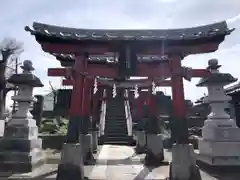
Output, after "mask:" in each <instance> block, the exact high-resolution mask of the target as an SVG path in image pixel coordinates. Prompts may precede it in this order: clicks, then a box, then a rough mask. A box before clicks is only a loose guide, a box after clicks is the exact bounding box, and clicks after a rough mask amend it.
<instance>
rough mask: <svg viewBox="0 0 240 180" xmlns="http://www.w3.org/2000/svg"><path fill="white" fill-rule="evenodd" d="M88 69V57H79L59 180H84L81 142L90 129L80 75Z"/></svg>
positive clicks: (73, 73)
mask: <svg viewBox="0 0 240 180" xmlns="http://www.w3.org/2000/svg"><path fill="white" fill-rule="evenodd" d="M85 68H86V57H85V56H84V55H83V54H82V55H78V56H77V57H76V61H75V65H74V67H73V71H72V72H71V76H72V78H73V82H74V83H73V90H72V98H71V105H70V119H69V125H68V132H67V136H66V143H65V144H64V145H63V150H62V153H61V156H62V157H61V162H60V164H59V166H58V173H57V180H66V179H71V180H83V179H84V169H83V167H84V166H83V153H82V147H81V146H82V145H83V144H82V142H79V140H81V139H82V138H79V137H81V136H83V134H86V131H85V129H87V128H88V127H87V126H88V122H86V118H85V117H84V114H83V108H82V105H83V102H82V100H83V92H84V88H83V87H84V80H85V78H86V77H85V76H84V75H83V74H80V72H83V71H84V70H85ZM73 97H74V98H73Z"/></svg>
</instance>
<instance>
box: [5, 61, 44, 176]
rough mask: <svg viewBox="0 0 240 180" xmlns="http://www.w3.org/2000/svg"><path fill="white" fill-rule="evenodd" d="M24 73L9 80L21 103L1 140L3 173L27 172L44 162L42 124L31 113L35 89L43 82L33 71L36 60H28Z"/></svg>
mask: <svg viewBox="0 0 240 180" xmlns="http://www.w3.org/2000/svg"><path fill="white" fill-rule="evenodd" d="M21 68H22V69H23V73H22V74H14V75H13V76H11V77H10V78H9V80H8V81H9V83H11V84H14V85H16V86H17V87H18V94H17V95H16V96H13V97H12V100H15V101H17V102H18V105H19V108H18V110H17V112H16V113H15V114H14V115H13V116H12V119H10V120H9V122H8V125H7V127H6V130H5V133H4V137H3V139H1V141H0V158H1V159H4V161H1V162H0V171H1V172H13V173H27V172H31V171H33V169H34V168H37V167H39V166H40V165H43V164H44V159H45V158H44V154H43V151H42V139H40V138H38V127H37V126H36V121H35V120H34V119H32V115H31V114H30V112H29V107H30V103H31V102H32V101H33V100H34V97H33V96H32V94H33V88H34V87H42V86H43V84H42V83H41V81H40V80H39V78H37V77H36V76H35V75H33V74H32V71H33V70H34V68H33V67H32V62H31V61H29V60H26V61H24V63H23V66H21Z"/></svg>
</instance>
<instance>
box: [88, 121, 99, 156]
mask: <svg viewBox="0 0 240 180" xmlns="http://www.w3.org/2000/svg"><path fill="white" fill-rule="evenodd" d="M91 122H92V123H91V125H92V126H91V128H90V130H89V131H90V133H91V135H92V151H93V153H96V152H97V149H98V127H97V122H96V121H94V120H93V117H91Z"/></svg>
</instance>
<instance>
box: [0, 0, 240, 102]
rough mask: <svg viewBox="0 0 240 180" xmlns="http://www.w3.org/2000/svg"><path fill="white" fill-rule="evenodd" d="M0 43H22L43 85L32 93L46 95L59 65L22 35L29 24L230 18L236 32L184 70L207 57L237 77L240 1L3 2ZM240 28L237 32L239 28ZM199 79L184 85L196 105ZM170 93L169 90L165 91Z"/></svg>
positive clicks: (181, 23) (141, 24) (154, 23)
mask: <svg viewBox="0 0 240 180" xmlns="http://www.w3.org/2000/svg"><path fill="white" fill-rule="evenodd" d="M0 12H1V16H0V24H1V28H0V40H1V39H3V38H5V37H12V38H16V39H17V41H20V42H23V43H24V52H23V53H22V54H21V59H22V60H25V59H30V60H32V61H33V63H34V66H35V68H36V71H35V74H36V75H37V76H39V77H40V78H41V80H42V81H43V83H44V84H45V87H44V88H41V89H36V90H35V93H47V92H48V90H49V85H48V81H49V80H50V81H51V82H52V83H53V85H54V86H55V87H60V81H59V79H58V78H49V77H47V68H49V67H57V66H60V65H59V63H58V62H57V60H56V59H54V58H53V57H52V56H50V55H48V54H46V53H44V52H43V51H42V50H41V48H40V46H39V45H38V43H37V42H36V41H35V39H34V37H33V36H30V34H29V33H27V32H25V31H24V27H25V26H26V25H32V23H33V21H38V22H43V23H49V24H55V25H62V26H69V27H76V28H114V29H117V28H121V29H127V28H129V29H130V28H134V29H139V28H144V29H146V28H164V29H166V28H184V27H191V26H197V25H204V24H209V23H213V22H217V21H222V20H227V19H231V21H229V26H230V27H231V28H232V27H235V28H237V30H236V31H235V32H233V33H232V35H231V36H228V37H227V38H226V40H225V42H224V43H222V44H221V45H220V48H219V50H218V51H217V52H215V53H211V54H203V55H194V56H188V57H186V59H185V60H184V61H183V65H186V66H191V67H193V68H204V67H206V65H207V61H208V59H210V58H217V59H219V62H220V64H221V65H223V67H222V68H221V71H223V72H230V73H232V75H234V76H235V77H237V78H240V70H239V67H240V41H239V40H240V30H239V29H240V18H238V17H239V16H240V15H239V14H240V1H239V0H210V1H209V0H118V1H117V0H115V1H113V0H68V1H65V0H34V1H29V0H25V1H20V0H11V1H9V0H1V6H0ZM238 28H239V29H238ZM197 82H198V79H193V80H192V81H191V82H190V83H189V82H185V94H186V95H185V96H186V98H189V99H191V100H195V99H197V98H199V97H201V96H202V95H203V93H204V92H206V90H205V88H197V87H196V86H195V84H196V83H197ZM166 91H167V93H168V94H170V93H171V91H170V89H167V90H166Z"/></svg>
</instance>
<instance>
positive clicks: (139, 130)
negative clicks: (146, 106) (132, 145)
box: [133, 90, 146, 153]
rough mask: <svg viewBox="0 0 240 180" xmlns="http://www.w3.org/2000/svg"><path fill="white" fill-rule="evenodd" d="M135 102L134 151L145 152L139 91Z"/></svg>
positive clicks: (143, 125)
mask: <svg viewBox="0 0 240 180" xmlns="http://www.w3.org/2000/svg"><path fill="white" fill-rule="evenodd" d="M136 102H137V116H136V118H137V120H136V125H135V126H134V129H133V130H134V131H135V136H136V153H145V152H146V134H145V131H144V130H145V120H144V119H143V118H142V115H143V113H142V106H143V94H142V91H141V90H140V91H139V97H138V98H137V100H136Z"/></svg>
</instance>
